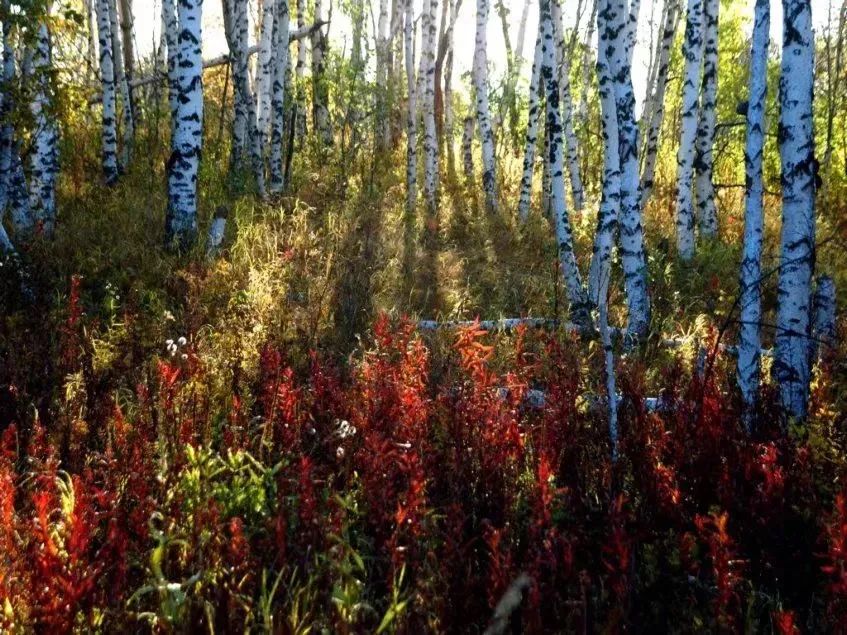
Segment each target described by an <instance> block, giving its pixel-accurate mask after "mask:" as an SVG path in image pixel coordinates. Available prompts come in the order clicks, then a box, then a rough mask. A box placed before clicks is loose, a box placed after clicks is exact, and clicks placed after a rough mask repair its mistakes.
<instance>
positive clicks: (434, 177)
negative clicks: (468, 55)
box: [421, 0, 438, 214]
mask: <svg viewBox="0 0 847 635" xmlns="http://www.w3.org/2000/svg"><path fill="white" fill-rule="evenodd" d="M437 9H438V0H425V1H424V18H425V19H424V20H423V21H422V22H421V28H422V29H423V30H424V32H425V33H423V34H422V35H423V36H424V37H423V41H424V42H425V43H426V48H424V49H423V50H422V51H421V72H422V73H423V82H422V84H423V88H424V93H423V108H422V110H423V133H424V134H423V150H424V197H425V198H426V205H427V210H428V212H429V213H430V214H434V213H435V211H436V209H437V207H438V202H437V189H438V139H437V138H436V130H435V42H436V37H435V36H436V26H435V15H436V11H437Z"/></svg>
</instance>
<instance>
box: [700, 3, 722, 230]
mask: <svg viewBox="0 0 847 635" xmlns="http://www.w3.org/2000/svg"><path fill="white" fill-rule="evenodd" d="M719 11H720V0H705V3H704V5H703V19H704V21H705V31H704V48H703V92H702V95H701V97H700V123H699V126H698V128H697V141H696V143H695V151H696V159H695V169H696V187H697V216H698V219H699V221H700V236H701V237H703V238H714V237H715V236H716V235H717V233H718V212H717V208H716V207H715V188H714V185H713V184H712V168H713V164H714V161H713V157H712V150H713V147H714V145H715V123H716V120H717V115H716V111H715V109H716V106H717V99H718V12H719Z"/></svg>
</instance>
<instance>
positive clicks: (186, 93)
mask: <svg viewBox="0 0 847 635" xmlns="http://www.w3.org/2000/svg"><path fill="white" fill-rule="evenodd" d="M202 14H203V0H179V4H178V5H177V20H178V27H179V40H178V48H177V55H178V62H177V69H178V70H177V73H176V78H175V79H176V91H177V104H178V105H177V113H176V115H177V117H176V122H175V126H174V136H173V139H171V157H170V159H169V160H168V209H167V214H166V216H165V233H166V239H167V243H168V244H169V245H172V246H178V247H180V248H182V249H187V248H188V247H189V246H190V245H191V244H192V243H193V242H194V239H195V237H196V234H197V174H198V172H199V168H200V152H201V150H202V147H203V57H202V51H201V42H202Z"/></svg>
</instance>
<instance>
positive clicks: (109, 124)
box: [96, 0, 167, 185]
mask: <svg viewBox="0 0 847 635" xmlns="http://www.w3.org/2000/svg"><path fill="white" fill-rule="evenodd" d="M96 1H97V36H98V42H99V44H100V79H101V81H102V83H103V120H102V126H103V132H102V144H103V157H102V163H103V177H104V178H105V181H106V185H114V184H115V183H116V182H117V180H118V130H117V112H116V111H117V96H116V93H115V66H114V59H113V58H112V25H111V21H110V9H109V5H110V2H109V0H96ZM165 2H167V0H165Z"/></svg>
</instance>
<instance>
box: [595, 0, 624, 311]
mask: <svg viewBox="0 0 847 635" xmlns="http://www.w3.org/2000/svg"><path fill="white" fill-rule="evenodd" d="M602 2H603V0H600V3H602ZM607 17H608V14H607V13H606V12H605V11H604V12H598V14H597V23H598V24H597V26H598V32H599V33H600V44H599V46H598V47H597V81H598V92H599V96H600V112H601V117H602V124H603V188H602V196H601V199H600V207H599V208H598V211H597V231H596V233H595V235H594V251H593V254H592V258H591V268H590V269H589V272H588V297H589V299H590V301H591V302H592V303H593V304H594V305H595V306H597V307H602V306H603V304H604V303H606V302H607V298H608V295H609V292H608V288H609V280H610V278H611V275H612V250H613V249H614V246H615V235H616V234H617V232H618V209H619V208H620V199H621V172H620V143H619V136H618V111H617V105H616V103H615V80H614V78H613V77H612V69H611V67H610V65H609V60H608V57H607V55H608V54H609V53H614V51H615V47H616V42H615V40H614V30H613V29H610V28H608V25H607V24H605V22H604V21H605V20H606V18H607Z"/></svg>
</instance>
